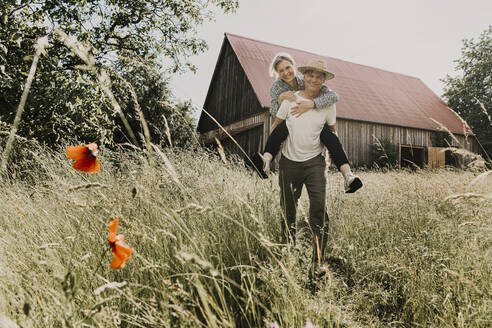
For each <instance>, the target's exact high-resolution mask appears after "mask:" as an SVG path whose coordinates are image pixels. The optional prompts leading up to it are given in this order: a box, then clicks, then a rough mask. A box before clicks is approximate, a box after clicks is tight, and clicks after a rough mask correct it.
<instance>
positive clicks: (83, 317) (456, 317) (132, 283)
mask: <svg viewBox="0 0 492 328" xmlns="http://www.w3.org/2000/svg"><path fill="white" fill-rule="evenodd" d="M36 147H37V149H31V150H30V151H31V153H30V154H31V155H32V157H31V159H30V161H31V162H30V164H29V165H28V166H26V167H29V168H31V169H30V170H21V168H19V171H22V173H23V180H20V179H9V180H7V179H6V178H4V180H2V189H1V191H0V202H1V205H0V254H1V255H0V318H1V317H2V316H3V317H4V319H5V320H6V318H9V319H10V320H12V321H14V322H16V323H17V324H18V325H19V326H22V327H29V326H33V327H64V326H70V327H72V326H76V327H81V326H85V327H117V326H123V327H178V326H180V327H205V326H210V327H266V326H267V324H268V323H270V322H277V323H278V324H279V325H280V326H281V327H301V326H302V325H303V324H304V323H305V322H306V319H307V318H309V319H311V321H313V323H315V324H316V325H318V326H319V327H367V326H372V327H386V326H397V327H418V326H423V327H428V326H433V327H450V326H452V327H487V326H489V325H490V324H491V323H492V319H491V316H490V313H492V307H491V303H490V296H491V282H492V278H491V269H490V268H491V254H490V248H491V237H490V236H491V233H490V227H491V223H492V222H491V221H492V219H491V218H492V205H491V202H490V200H484V199H480V198H473V197H471V198H466V197H461V198H460V197H454V198H453V197H449V196H452V195H462V194H465V193H467V192H474V193H477V194H480V195H488V194H490V192H491V185H492V184H491V183H490V179H491V178H492V176H491V175H487V174H483V175H482V176H480V177H478V179H477V177H476V176H475V175H476V174H475V173H471V172H463V171H448V170H438V171H420V170H419V171H417V172H407V171H390V172H387V173H380V172H361V173H360V175H361V176H362V178H363V179H364V181H365V187H364V188H363V189H362V190H361V191H359V192H357V193H355V194H351V195H347V194H344V193H343V191H342V190H343V186H342V181H341V180H340V178H339V174H338V173H335V172H333V173H329V174H328V193H327V207H328V211H329V214H330V219H331V221H330V240H329V247H328V248H329V249H328V252H327V258H328V263H329V267H330V272H329V273H328V274H327V275H326V276H325V277H324V278H322V280H321V281H320V284H319V289H318V291H317V292H316V293H315V294H314V293H313V291H312V284H311V282H310V281H309V279H308V269H309V263H310V261H311V259H310V257H311V246H310V244H309V243H310V236H305V237H304V238H302V237H301V238H299V240H300V241H299V243H298V244H297V245H296V246H293V245H281V244H279V242H280V240H281V238H280V217H281V210H280V207H279V205H278V183H277V179H276V177H275V176H273V177H271V178H270V179H268V180H260V179H258V178H257V176H256V174H254V173H251V172H249V171H247V170H246V169H245V168H244V167H243V165H242V164H240V163H235V162H234V161H230V160H229V161H227V163H223V162H222V161H221V160H220V159H219V158H217V157H216V156H214V155H212V154H210V153H207V152H206V151H201V152H191V151H189V152H188V151H178V150H175V151H174V152H171V151H163V150H160V149H156V154H157V156H156V158H155V162H156V163H155V164H154V165H153V166H150V165H149V164H148V160H147V157H146V155H145V154H144V153H139V152H137V151H128V150H120V151H108V150H104V149H103V150H102V151H101V161H102V171H101V172H100V173H98V174H96V175H86V174H83V173H79V172H77V171H74V170H72V169H71V167H70V165H71V163H69V161H68V160H67V159H66V158H64V155H63V152H60V153H52V152H50V151H46V150H44V149H43V148H41V146H36ZM33 148H34V147H33ZM159 152H161V153H162V155H164V156H160V155H159ZM472 182H473V183H472ZM307 209H308V200H307V196H306V195H303V197H302V198H301V202H300V209H299V219H300V220H303V219H305V217H306V215H307V213H308V210H307ZM113 217H119V218H120V227H119V231H118V232H119V233H121V234H124V235H125V241H126V242H127V243H128V244H129V245H130V246H132V247H133V248H134V250H135V252H134V254H133V256H132V258H131V259H130V260H129V261H128V262H127V265H126V267H125V268H123V269H119V270H111V269H110V267H109V263H110V262H111V259H112V254H111V251H110V250H109V247H108V244H107V232H108V230H107V224H108V223H109V222H110V220H111V218H113Z"/></svg>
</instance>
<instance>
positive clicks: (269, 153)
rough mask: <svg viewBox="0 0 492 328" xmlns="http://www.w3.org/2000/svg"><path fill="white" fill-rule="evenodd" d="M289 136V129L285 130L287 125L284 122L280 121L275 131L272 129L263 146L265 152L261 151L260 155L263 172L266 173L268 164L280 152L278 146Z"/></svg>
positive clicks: (268, 168) (268, 167)
mask: <svg viewBox="0 0 492 328" xmlns="http://www.w3.org/2000/svg"><path fill="white" fill-rule="evenodd" d="M288 135H289V129H288V128H287V124H286V123H285V121H282V123H280V124H279V125H277V127H276V128H275V129H273V131H272V133H271V134H270V136H269V137H268V139H267V143H266V145H265V150H264V151H263V155H261V154H260V157H261V160H262V161H263V171H264V172H268V171H269V170H270V163H271V162H272V160H273V158H274V157H275V155H277V153H278V152H279V150H280V145H281V144H282V142H284V141H285V139H287V136H288Z"/></svg>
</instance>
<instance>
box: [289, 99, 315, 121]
mask: <svg viewBox="0 0 492 328" xmlns="http://www.w3.org/2000/svg"><path fill="white" fill-rule="evenodd" d="M313 108H314V102H313V101H312V100H303V101H298V102H297V105H296V106H294V107H292V109H291V113H292V115H294V116H295V117H299V116H301V115H302V114H304V113H305V112H307V111H308V110H310V109H313Z"/></svg>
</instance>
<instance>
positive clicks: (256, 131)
mask: <svg viewBox="0 0 492 328" xmlns="http://www.w3.org/2000/svg"><path fill="white" fill-rule="evenodd" d="M234 140H236V141H237V143H238V144H239V145H241V147H242V148H243V149H244V151H245V152H246V154H248V155H251V154H252V153H254V152H256V151H258V145H259V144H260V143H261V144H263V125H260V126H257V127H254V128H252V129H249V130H247V131H243V132H241V133H238V134H236V135H235V136H234ZM221 143H222V147H224V151H225V152H226V154H227V155H228V156H230V155H231V154H237V155H239V157H241V158H243V157H244V154H243V153H242V152H241V150H240V149H239V148H238V147H237V146H236V144H235V143H234V142H233V141H232V140H231V138H229V137H226V138H224V139H223V140H222V141H221Z"/></svg>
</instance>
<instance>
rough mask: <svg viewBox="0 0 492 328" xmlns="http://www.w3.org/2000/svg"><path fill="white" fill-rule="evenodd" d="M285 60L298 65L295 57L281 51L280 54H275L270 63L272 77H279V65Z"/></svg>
mask: <svg viewBox="0 0 492 328" xmlns="http://www.w3.org/2000/svg"><path fill="white" fill-rule="evenodd" d="M284 60H286V61H288V62H289V63H291V64H292V66H295V65H296V62H295V61H294V58H292V56H291V55H289V54H288V53H286V52H279V53H278V54H276V55H275V57H273V60H272V62H271V63H270V67H269V72H270V76H271V77H275V78H278V73H277V65H278V64H279V63H280V62H281V61H284Z"/></svg>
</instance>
